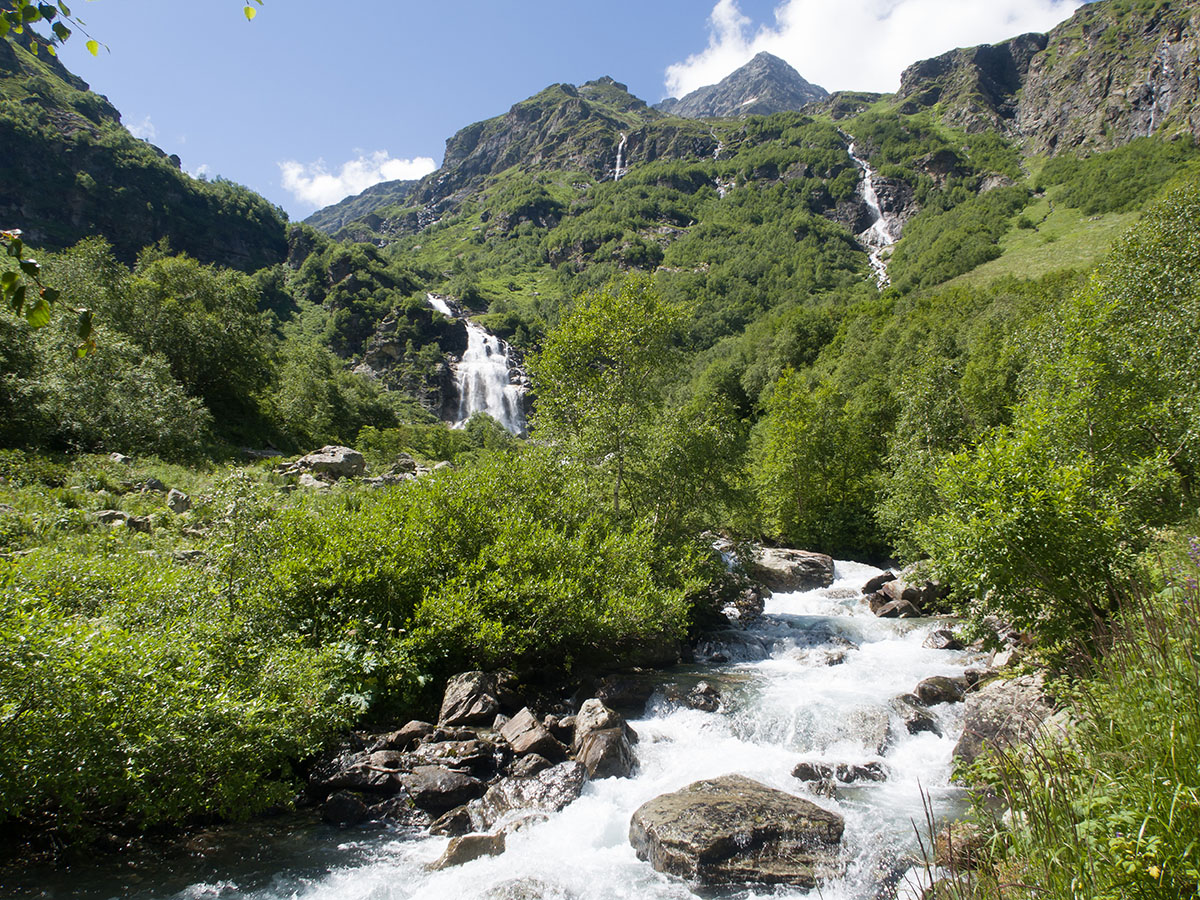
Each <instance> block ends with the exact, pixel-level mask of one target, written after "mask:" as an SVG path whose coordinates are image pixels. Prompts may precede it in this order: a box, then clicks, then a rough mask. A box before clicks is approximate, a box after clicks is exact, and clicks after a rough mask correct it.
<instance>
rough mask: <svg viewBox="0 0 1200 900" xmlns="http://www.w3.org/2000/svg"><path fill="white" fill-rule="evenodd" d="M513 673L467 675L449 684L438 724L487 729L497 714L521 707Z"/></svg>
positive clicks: (456, 676)
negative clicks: (478, 726)
mask: <svg viewBox="0 0 1200 900" xmlns="http://www.w3.org/2000/svg"><path fill="white" fill-rule="evenodd" d="M515 685H516V676H515V675H513V674H512V673H511V672H503V671H501V672H463V673H461V674H459V675H455V676H453V677H452V678H451V679H450V680H449V681H447V682H446V690H445V693H444V694H443V695H442V710H441V712H440V713H439V714H438V724H439V725H442V726H455V725H487V724H489V723H491V721H492V720H493V719H495V717H496V713H499V712H503V711H504V710H506V709H508V710H512V709H515V708H516V707H517V703H516V702H515V701H516V698H515V695H514V694H513V688H514V686H515Z"/></svg>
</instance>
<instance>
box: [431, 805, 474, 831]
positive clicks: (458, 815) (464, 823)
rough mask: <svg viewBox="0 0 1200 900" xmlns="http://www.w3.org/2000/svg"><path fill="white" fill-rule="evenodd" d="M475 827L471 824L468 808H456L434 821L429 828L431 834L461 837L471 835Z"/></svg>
mask: <svg viewBox="0 0 1200 900" xmlns="http://www.w3.org/2000/svg"><path fill="white" fill-rule="evenodd" d="M474 827H475V826H474V825H473V824H472V823H471V811H470V810H469V809H467V807H466V806H456V807H454V809H452V810H450V811H449V812H444V813H442V814H441V815H440V816H438V817H437V818H436V819H434V820H433V822H432V823H431V824H430V826H429V833H430V834H437V835H441V836H442V837H461V836H462V835H464V834H470V833H471V831H472V830H473V829H474Z"/></svg>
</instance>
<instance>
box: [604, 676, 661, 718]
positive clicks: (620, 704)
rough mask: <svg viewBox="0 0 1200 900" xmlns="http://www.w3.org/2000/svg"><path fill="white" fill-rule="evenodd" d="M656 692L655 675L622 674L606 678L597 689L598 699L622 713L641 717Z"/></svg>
mask: <svg viewBox="0 0 1200 900" xmlns="http://www.w3.org/2000/svg"><path fill="white" fill-rule="evenodd" d="M654 690H655V682H654V674H653V673H641V672H632V673H628V674H626V673H621V674H616V675H609V676H607V677H605V678H604V679H603V680H602V681H601V682H600V685H599V687H597V688H596V691H595V695H596V699H597V700H599V701H600V702H601V703H603V704H604V705H605V706H609V707H611V708H613V709H616V710H621V711H622V712H628V713H634V714H635V717H636V716H637V715H641V714H642V713H643V712H644V711H645V709H646V703H647V702H648V701H649V700H650V697H651V695H653V693H654Z"/></svg>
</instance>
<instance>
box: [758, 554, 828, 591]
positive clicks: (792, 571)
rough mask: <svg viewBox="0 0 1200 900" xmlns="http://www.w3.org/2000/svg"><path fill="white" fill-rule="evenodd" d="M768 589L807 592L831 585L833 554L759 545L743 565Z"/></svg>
mask: <svg viewBox="0 0 1200 900" xmlns="http://www.w3.org/2000/svg"><path fill="white" fill-rule="evenodd" d="M746 568H747V571H748V572H749V574H750V577H752V578H754V579H755V580H756V581H758V582H760V583H761V584H763V585H765V586H766V587H768V588H770V589H771V590H772V591H807V590H811V589H813V588H822V587H829V585H831V584H833V557H831V556H827V555H826V554H824V553H812V552H810V551H808V550H789V549H786V548H782V547H763V548H760V549H759V550H758V552H756V553H755V555H754V559H753V560H752V561H751V562H750V564H749V565H748V566H747V567H746Z"/></svg>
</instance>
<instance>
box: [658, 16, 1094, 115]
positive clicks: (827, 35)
mask: <svg viewBox="0 0 1200 900" xmlns="http://www.w3.org/2000/svg"><path fill="white" fill-rule="evenodd" d="M1082 5H1083V0H837V2H830V0H781V2H780V3H779V5H778V6H777V7H776V8H775V22H774V23H773V24H771V25H763V26H761V27H760V28H759V29H758V30H757V31H755V30H752V27H751V26H752V23H751V22H750V20H749V19H747V18H746V16H745V15H743V14H742V12H741V10H740V9H739V8H738V5H737V0H719V2H718V3H717V4H716V5H715V6H714V7H713V10H712V13H711V15H710V17H709V26H710V36H709V42H708V47H706V48H705V49H704V50H702V51H701V52H699V53H696V54H694V55H693V56H689V57H688V58H687V59H686V60H684V61H683V62H679V63H675V64H674V65H672V66H670V67H668V69H667V72H666V87H667V91H668V93H670V95H671V96H674V97H682V96H683V95H684V94H687V93H689V92H691V91H694V90H695V89H696V88H699V87H703V86H704V85H708V84H716V83H717V82H718V81H720V80H721V79H722V78H724V77H725V76H726V75H728V74H729V73H730V72H732V71H733V70H734V69H736V68H738V67H739V66H741V65H743V64H745V63H746V62H748V61H749V60H750V58H751V57H753V56H754V54H756V53H758V52H760V51H763V50H766V51H767V52H768V53H773V54H775V55H776V56H778V57H780V58H782V59H785V60H787V61H788V62H789V63H791V65H792V66H793V67H794V68H795V69H796V71H798V72H799V73H800V74H801V75H803V76H804V77H805V78H807V79H808V80H809V81H811V82H814V83H815V84H819V85H821V86H822V87H824V88H827V89H828V90H831V91H838V90H860V91H881V92H886V91H894V90H896V88H898V87H899V86H900V73H901V72H902V71H903V70H904V68H905V67H906V66H908V65H910V64H912V63H914V62H916V61H918V60H921V59H927V58H929V57H931V56H938V55H939V54H941V53H945V52H946V51H947V50H952V49H954V48H955V47H970V46H974V45H976V44H986V43H995V42H997V41H1002V40H1004V39H1006V38H1010V37H1014V36H1015V35H1018V34H1023V33H1025V32H1027V31H1047V30H1049V29H1050V28H1052V27H1053V26H1054V25H1056V24H1058V23H1059V22H1061V21H1062V20H1063V19H1065V18H1067V16H1069V15H1070V14H1071V13H1073V12H1074V11H1075V10H1076V9H1078V8H1079V7H1080V6H1082Z"/></svg>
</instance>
